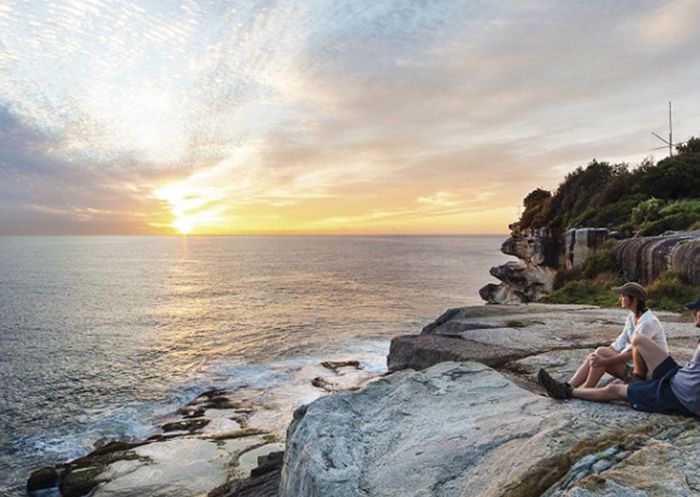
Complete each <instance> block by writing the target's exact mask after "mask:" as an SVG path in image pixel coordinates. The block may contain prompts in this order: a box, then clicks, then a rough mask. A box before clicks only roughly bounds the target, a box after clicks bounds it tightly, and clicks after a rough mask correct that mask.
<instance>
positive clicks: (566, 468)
mask: <svg viewBox="0 0 700 497" xmlns="http://www.w3.org/2000/svg"><path fill="white" fill-rule="evenodd" d="M699 463H700V429H699V427H698V422H697V420H695V419H685V418H681V417H674V416H663V415H657V414H646V413H639V412H636V411H633V410H631V409H629V408H628V407H627V406H624V405H614V404H596V403H591V402H583V401H577V400H572V401H566V402H560V401H554V400H552V399H549V398H546V397H542V396H540V395H537V394H534V393H532V392H530V391H528V390H526V389H523V388H520V387H519V386H517V385H516V384H515V383H513V382H512V381H510V380H508V379H507V378H506V377H505V376H504V375H502V374H500V373H499V372H497V371H495V370H494V369H491V368H489V367H487V366H485V365H483V364H480V363H475V362H466V363H454V362H446V363H441V364H438V365H436V366H433V367H431V368H429V369H427V370H424V371H420V372H413V371H403V372H399V373H396V374H393V375H389V376H387V377H385V378H383V379H381V380H378V381H376V382H374V383H371V384H369V385H368V386H367V387H365V389H364V390H362V391H360V392H357V393H350V392H344V393H340V394H337V395H332V396H328V397H324V398H321V399H319V400H317V401H315V402H313V403H311V404H309V405H308V406H306V407H305V408H301V409H300V410H299V411H298V413H297V419H296V420H295V421H294V422H293V423H292V424H291V425H290V428H289V431H288V437H287V449H286V452H285V461H284V467H283V470H282V482H281V487H280V496H281V497H367V496H372V497H399V496H400V497H412V496H415V497H429V496H430V497H448V496H449V497H455V496H465V497H467V496H469V497H472V496H479V497H491V496H493V497H503V496H507V497H530V496H540V495H545V496H567V497H583V496H586V497H588V496H599V497H602V496H613V495H615V496H617V497H623V496H662V495H663V496H666V495H700V473H698V472H697V465H698V464H699Z"/></svg>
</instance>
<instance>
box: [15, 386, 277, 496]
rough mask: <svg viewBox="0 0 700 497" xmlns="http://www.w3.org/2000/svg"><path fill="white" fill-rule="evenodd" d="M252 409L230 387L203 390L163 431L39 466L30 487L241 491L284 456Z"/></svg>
mask: <svg viewBox="0 0 700 497" xmlns="http://www.w3.org/2000/svg"><path fill="white" fill-rule="evenodd" d="M254 409H255V406H254V405H252V404H251V403H249V402H247V401H245V400H243V401H241V400H237V401H233V400H231V399H230V398H229V396H228V395H227V392H225V391H210V392H206V393H204V394H202V395H200V396H199V397H197V398H196V399H194V400H193V401H192V402H191V403H190V404H188V405H187V406H186V407H184V408H182V409H180V410H179V412H178V414H177V417H174V419H171V420H169V421H167V422H165V423H164V424H163V425H162V426H161V429H162V434H159V435H155V436H153V437H151V438H149V439H148V440H144V441H140V442H135V443H131V442H122V441H112V442H109V443H107V444H105V445H104V446H102V447H100V448H98V449H96V450H95V451H93V452H92V453H90V454H88V455H86V456H85V457H81V458H79V459H76V460H74V461H71V462H69V463H66V464H59V465H56V466H49V467H46V468H42V469H39V470H37V471H35V472H34V473H32V475H31V476H30V478H29V480H28V482H27V491H28V493H29V495H37V493H38V492H41V491H42V490H45V489H48V488H52V487H56V486H57V487H58V489H59V491H60V494H61V495H62V496H63V497H81V496H84V495H90V497H136V496H146V495H147V496H151V497H161V496H162V497H166V496H167V497H195V496H208V497H223V496H225V495H227V494H228V495H230V496H234V495H239V494H237V493H235V492H237V491H238V490H239V487H240V484H239V482H242V481H244V480H245V479H246V478H247V477H248V476H249V475H250V473H251V471H253V470H255V469H256V468H258V466H259V465H262V466H263V467H265V466H270V463H269V460H268V459H269V457H270V454H274V453H278V454H279V456H278V457H277V459H279V460H281V451H282V450H283V449H284V444H283V443H281V442H280V441H279V440H277V439H276V437H275V435H273V434H271V433H267V432H264V431H261V430H257V429H253V428H249V427H247V426H246V424H247V418H248V416H249V415H250V413H251V412H253V411H254ZM272 479H273V480H275V478H274V477H273V478H272ZM276 481H278V478H277V479H276ZM258 483H259V481H258ZM266 485H268V484H267V483H266ZM274 485H275V486H276V485H277V483H275V484H274ZM258 486H259V485H258ZM240 495H254V494H250V493H249V494H243V493H242V494H240ZM255 495H265V494H263V493H258V494H255Z"/></svg>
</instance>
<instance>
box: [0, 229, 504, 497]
mask: <svg viewBox="0 0 700 497" xmlns="http://www.w3.org/2000/svg"><path fill="white" fill-rule="evenodd" d="M502 239H503V236H450V237H428V236H425V237H422V236H391V237H379V236H373V237H331V236H308V237H291V236H290V237H263V236H261V237H135V236H131V237H95V236H89V237H88V236H85V237H0V401H1V402H0V495H3V496H4V495H7V496H20V495H24V494H25V491H24V486H25V483H26V478H27V477H28V475H29V473H30V472H31V470H33V469H36V468H38V467H41V466H44V465H47V464H53V463H58V462H64V461H66V460H68V459H71V458H75V457H79V456H81V455H84V454H85V453H87V452H89V451H90V450H92V448H93V447H94V444H95V443H96V442H98V441H100V440H105V439H110V438H120V439H131V438H141V437H145V436H148V435H150V434H152V433H154V430H155V428H154V423H155V422H156V420H158V419H159V418H161V417H162V416H164V415H166V414H168V413H170V412H172V411H174V410H175V409H176V408H177V407H179V406H180V405H182V404H184V403H186V402H187V401H189V400H191V399H192V398H193V397H194V396H196V394H197V393H199V392H201V391H203V390H205V389H208V388H212V387H227V388H241V389H247V390H248V391H250V392H257V395H258V398H259V400H262V402H264V403H265V404H266V406H267V411H268V412H269V413H270V414H269V416H268V419H267V421H268V423H269V424H270V426H268V428H270V429H277V430H279V431H283V430H284V426H275V423H276V424H277V425H280V424H283V423H284V422H285V420H286V419H288V416H289V414H290V413H291V411H292V410H293V408H294V406H295V405H297V404H299V403H302V402H306V401H309V400H310V399H313V398H315V397H317V396H319V395H322V394H323V393H324V392H322V391H319V390H318V389H314V388H313V387H312V386H310V379H311V378H310V377H311V376H312V375H313V374H315V373H314V372H315V371H316V369H314V368H317V367H318V363H319V362H320V361H322V360H328V359H334V358H352V359H358V360H360V361H361V363H362V367H363V368H364V369H366V370H370V371H374V372H376V373H381V372H383V371H385V368H386V360H385V358H386V354H387V352H388V346H389V340H390V339H391V337H393V336H396V335H399V334H409V333H418V332H419V331H420V330H421V328H422V327H423V326H424V325H426V324H428V323H429V322H431V321H432V320H433V319H435V318H436V317H437V316H438V315H439V314H440V313H442V312H443V311H444V310H446V309H447V308H449V307H455V306H462V305H477V304H481V303H482V301H481V299H480V298H479V295H478V289H479V288H480V287H481V286H482V285H484V284H486V283H487V282H489V281H493V278H492V277H490V276H489V274H488V270H489V268H490V267H491V266H493V265H496V264H501V263H503V262H505V261H506V260H507V257H506V256H504V255H503V254H501V253H500V252H499V250H498V249H499V247H500V244H501V241H502Z"/></svg>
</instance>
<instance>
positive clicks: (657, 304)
mask: <svg viewBox="0 0 700 497" xmlns="http://www.w3.org/2000/svg"><path fill="white" fill-rule="evenodd" d="M647 291H648V292H649V307H650V308H651V309H664V310H667V311H676V312H682V311H685V310H686V308H685V305H684V304H685V303H686V302H690V301H692V300H695V299H696V298H697V297H698V295H700V286H696V285H690V284H688V283H686V282H685V281H684V280H683V277H682V276H681V275H680V274H678V273H672V272H670V271H669V272H666V273H663V274H662V275H661V276H659V277H658V278H657V279H656V281H654V282H653V283H651V284H650V285H649V286H648V287H647Z"/></svg>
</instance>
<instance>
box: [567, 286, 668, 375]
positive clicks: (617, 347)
mask: <svg viewBox="0 0 700 497" xmlns="http://www.w3.org/2000/svg"><path fill="white" fill-rule="evenodd" d="M612 290H613V291H614V292H615V293H618V294H619V295H620V299H619V301H620V307H622V308H623V309H629V310H630V311H631V312H630V313H629V315H628V316H627V320H626V321H625V327H624V328H623V330H622V333H620V336H618V337H617V340H615V341H614V342H613V343H612V344H611V345H610V346H608V347H599V348H598V349H596V351H595V352H593V353H591V354H589V355H588V356H587V357H586V359H585V360H584V361H583V363H581V365H580V366H579V368H578V369H577V370H576V372H575V373H574V375H573V376H572V377H571V379H570V380H569V385H571V387H573V388H577V387H594V386H596V385H597V384H598V382H599V381H600V379H601V378H602V377H603V375H604V374H605V373H608V374H611V375H612V376H615V377H616V378H619V379H621V380H623V381H625V382H629V381H631V380H633V379H637V380H645V379H647V378H646V375H647V371H646V370H645V366H644V364H643V363H642V362H641V361H640V358H637V359H638V361H637V362H635V361H634V352H633V347H632V341H633V340H634V338H635V337H636V336H646V337H649V338H650V339H651V340H652V341H654V343H656V344H657V345H658V346H659V347H660V348H661V349H662V350H663V351H664V352H668V344H667V343H666V334H665V333H664V329H663V326H661V322H660V321H659V319H658V318H657V317H656V315H655V314H654V313H653V312H651V311H650V310H649V309H647V306H646V301H647V292H646V290H645V289H644V287H643V286H642V285H640V284H639V283H625V284H624V285H622V286H621V287H616V288H613V289H612ZM647 369H648V368H647Z"/></svg>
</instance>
